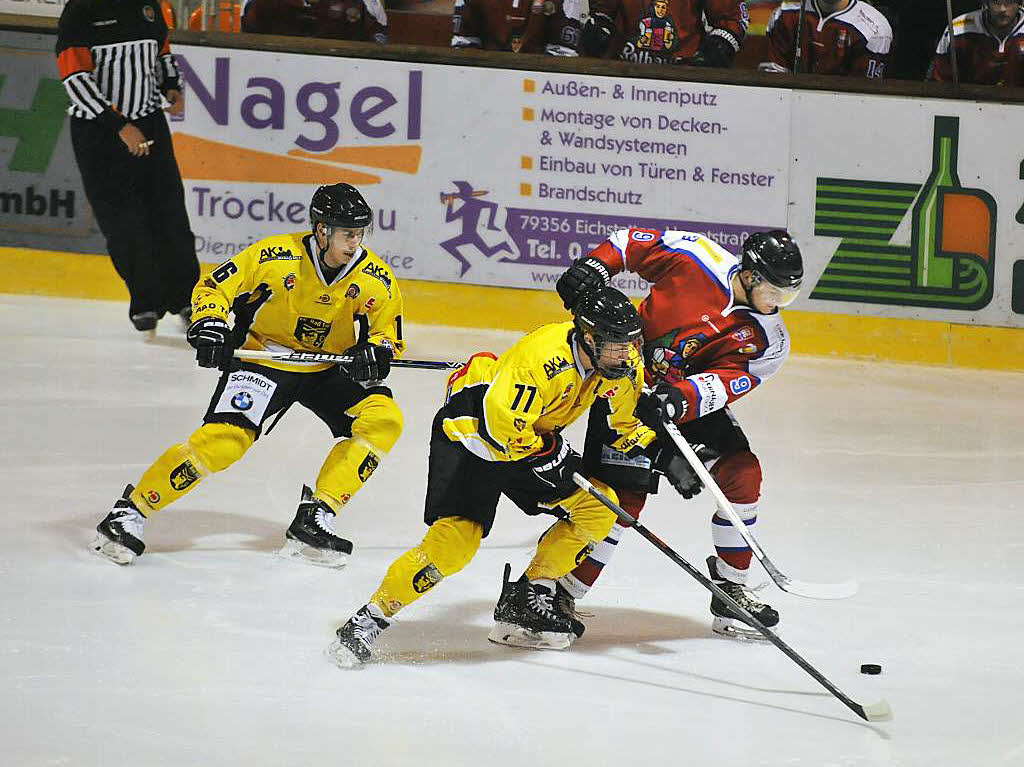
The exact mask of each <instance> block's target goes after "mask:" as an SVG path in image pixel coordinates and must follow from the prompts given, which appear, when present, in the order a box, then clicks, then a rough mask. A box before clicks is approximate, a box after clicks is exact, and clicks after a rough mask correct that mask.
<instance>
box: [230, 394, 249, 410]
mask: <svg viewBox="0 0 1024 767" xmlns="http://www.w3.org/2000/svg"><path fill="white" fill-rule="evenodd" d="M231 407H233V408H234V409H235V410H248V409H249V408H251V407H252V395H251V394H249V392H247V391H240V392H238V394H236V395H235V396H234V397H232V398H231Z"/></svg>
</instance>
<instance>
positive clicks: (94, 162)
mask: <svg viewBox="0 0 1024 767" xmlns="http://www.w3.org/2000/svg"><path fill="white" fill-rule="evenodd" d="M132 123H133V124H134V125H135V126H136V127H137V128H139V130H141V131H142V133H143V135H145V137H146V138H147V139H152V141H153V145H152V146H151V147H150V148H149V154H148V155H143V156H141V157H135V156H133V155H132V154H131V153H129V151H128V148H127V147H126V146H125V144H124V142H123V141H121V138H120V137H119V136H118V135H117V133H115V132H113V131H111V130H110V129H109V128H106V127H104V126H102V125H99V124H97V123H96V122H95V121H93V120H82V119H78V118H74V117H72V118H71V145H72V146H73V147H74V150H75V159H76V160H77V161H78V169H79V171H81V173H82V182H83V185H84V187H85V196H86V197H87V198H88V199H89V204H90V205H91V206H92V210H93V213H94V214H95V216H96V222H97V223H98V224H99V227H100V231H102V232H103V236H104V237H106V240H107V252H108V253H110V258H111V260H112V261H113V262H114V268H115V269H117V273H118V274H119V275H121V279H123V280H124V282H125V285H127V286H128V293H129V294H130V295H131V304H130V305H129V308H128V314H129V316H135V315H137V314H140V313H142V312H156V313H157V315H158V316H160V315H163V313H164V312H180V311H181V310H182V309H184V308H185V307H188V306H190V305H191V302H192V289H193V288H194V287H195V284H196V282H197V281H198V280H199V261H198V260H197V259H196V247H195V237H194V236H193V234H192V228H191V226H190V224H189V220H188V212H187V211H186V210H185V189H184V187H183V186H182V183H181V174H180V173H179V172H178V163H177V161H176V160H175V158H174V149H173V147H172V146H171V133H170V131H169V130H168V128H167V120H166V119H165V118H164V114H163V112H162V111H160V110H157V111H156V112H153V113H152V114H149V115H147V116H145V117H141V118H138V119H136V120H132Z"/></svg>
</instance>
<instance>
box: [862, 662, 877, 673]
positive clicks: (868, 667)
mask: <svg viewBox="0 0 1024 767" xmlns="http://www.w3.org/2000/svg"><path fill="white" fill-rule="evenodd" d="M860 673H862V674H872V675H874V674H881V673H882V667H881V666H879V665H878V664H877V663H864V664H861V667H860Z"/></svg>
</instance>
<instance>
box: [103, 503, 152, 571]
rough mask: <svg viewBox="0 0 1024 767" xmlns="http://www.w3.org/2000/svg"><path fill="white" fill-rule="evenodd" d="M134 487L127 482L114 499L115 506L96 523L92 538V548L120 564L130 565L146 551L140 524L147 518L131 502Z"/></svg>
mask: <svg viewBox="0 0 1024 767" xmlns="http://www.w3.org/2000/svg"><path fill="white" fill-rule="evenodd" d="M134 489H135V488H134V487H133V486H132V485H128V486H127V487H126V488H125V489H124V493H122V494H121V497H120V498H118V499H117V500H116V501H114V508H113V509H111V511H110V513H109V514H107V516H106V517H104V519H103V521H102V522H100V523H99V524H98V525H96V537H95V538H93V541H92V550H93V551H95V552H96V553H97V554H99V555H100V556H101V557H106V558H107V559H109V560H110V561H111V562H114V563H116V564H119V565H130V564H131V563H132V562H133V561H134V560H135V557H137V556H139V555H140V554H142V552H143V551H145V550H146V544H145V543H143V542H142V526H143V525H144V524H145V523H146V517H145V516H143V514H142V512H140V511H139V508H138V506H136V505H135V504H134V503H132V501H131V494H132V491H133V490H134Z"/></svg>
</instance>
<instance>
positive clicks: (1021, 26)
mask: <svg viewBox="0 0 1024 767" xmlns="http://www.w3.org/2000/svg"><path fill="white" fill-rule="evenodd" d="M953 46H954V47H955V48H956V60H957V69H958V73H959V75H960V82H964V83H976V84H978V85H1024V9H1022V8H1021V3H1020V2H1019V0H985V2H984V3H982V7H981V8H979V9H978V10H976V11H972V12H971V13H965V14H964V15H963V16H958V17H957V18H955V19H953ZM928 79H929V80H938V81H941V82H952V81H953V62H952V60H951V58H950V38H949V28H948V27H947V28H946V32H945V34H943V36H942V37H941V38H940V39H939V44H938V46H937V48H936V50H935V58H934V59H932V65H931V67H930V68H929V70H928Z"/></svg>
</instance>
